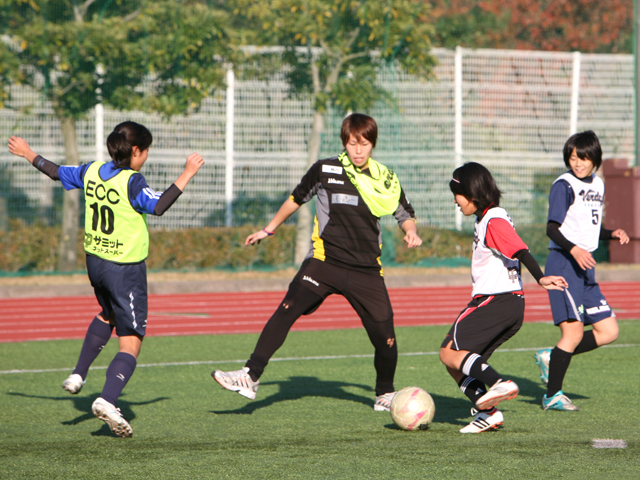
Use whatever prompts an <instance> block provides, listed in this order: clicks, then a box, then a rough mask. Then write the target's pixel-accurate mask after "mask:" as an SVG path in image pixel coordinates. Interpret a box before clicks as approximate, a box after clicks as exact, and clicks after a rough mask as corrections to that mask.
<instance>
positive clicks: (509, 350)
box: [0, 343, 640, 375]
mask: <svg viewBox="0 0 640 480" xmlns="http://www.w3.org/2000/svg"><path fill="white" fill-rule="evenodd" d="M629 347H631V348H633V347H640V344H638V343H626V344H620V345H605V346H604V347H602V348H629ZM541 348H552V347H529V348H503V349H501V350H497V351H496V352H495V353H494V355H495V354H496V353H512V352H535V351H538V350H540V349H541ZM439 353H440V352H408V353H400V354H398V355H399V356H400V357H420V356H427V355H438V354H439ZM348 358H373V355H372V354H366V355H326V356H318V357H282V358H272V359H271V360H269V363H271V362H298V361H306V360H343V359H348ZM246 361H247V360H246V359H244V360H208V361H194V362H163V363H142V364H139V365H137V367H136V368H149V367H175V366H190V365H218V364H225V363H245V362H246ZM107 368H108V366H105V367H91V368H90V370H106V369H107ZM71 370H73V367H68V368H44V369H37V370H0V375H9V374H14V373H49V372H69V371H71Z"/></svg>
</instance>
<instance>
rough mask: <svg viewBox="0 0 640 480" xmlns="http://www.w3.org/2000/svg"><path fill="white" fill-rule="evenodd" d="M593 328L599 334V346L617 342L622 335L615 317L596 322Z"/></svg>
mask: <svg viewBox="0 0 640 480" xmlns="http://www.w3.org/2000/svg"><path fill="white" fill-rule="evenodd" d="M593 328H594V330H595V334H596V336H597V341H598V346H601V345H607V344H609V343H612V342H615V341H616V340H617V339H618V336H619V335H620V328H619V327H618V322H617V321H616V319H615V318H614V317H610V318H607V319H606V320H603V321H602V322H599V323H596V324H595V325H594V326H593Z"/></svg>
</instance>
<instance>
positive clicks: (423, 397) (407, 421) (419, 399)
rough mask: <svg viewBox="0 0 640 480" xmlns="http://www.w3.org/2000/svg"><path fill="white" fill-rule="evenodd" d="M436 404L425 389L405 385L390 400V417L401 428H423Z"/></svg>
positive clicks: (428, 422) (425, 426)
mask: <svg viewBox="0 0 640 480" xmlns="http://www.w3.org/2000/svg"><path fill="white" fill-rule="evenodd" d="M435 413H436V404H435V403H433V398H431V395H429V394H428V393H427V392H426V391H425V390H423V389H421V388H419V387H406V388H403V389H402V390H398V392H397V393H396V394H395V395H394V396H393V400H391V418H392V419H393V421H394V422H395V424H396V425H398V426H399V427H400V428H401V429H403V430H425V429H427V428H428V427H429V424H430V423H431V420H433V415H434V414H435Z"/></svg>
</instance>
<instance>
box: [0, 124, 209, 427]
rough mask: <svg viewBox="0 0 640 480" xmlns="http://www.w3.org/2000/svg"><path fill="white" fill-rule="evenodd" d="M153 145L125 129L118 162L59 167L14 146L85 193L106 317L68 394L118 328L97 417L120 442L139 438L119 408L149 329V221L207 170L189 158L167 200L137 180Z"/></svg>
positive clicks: (94, 272)
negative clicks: (147, 259)
mask: <svg viewBox="0 0 640 480" xmlns="http://www.w3.org/2000/svg"><path fill="white" fill-rule="evenodd" d="M152 141H153V138H152V136H151V132H149V130H148V129H147V128H146V127H144V126H143V125H140V124H138V123H135V122H123V123H120V124H119V125H117V126H116V127H115V128H114V130H113V132H112V133H111V134H110V135H109V137H108V138H107V149H108V150H109V155H110V156H111V159H112V161H110V162H106V163H105V162H91V163H89V164H87V165H80V166H59V165H56V164H55V163H53V162H50V161H49V160H46V159H44V158H43V157H41V156H40V155H37V154H36V153H35V152H34V151H33V150H31V148H30V147H29V144H28V143H27V142H26V141H25V140H24V139H22V138H20V137H15V136H14V137H11V138H10V139H9V151H10V152H11V153H13V154H14V155H17V156H20V157H24V158H26V159H27V160H28V161H29V162H30V163H31V164H33V166H34V167H36V168H37V169H38V170H40V171H41V172H43V173H44V174H45V175H47V176H49V177H50V178H52V179H53V180H59V181H60V182H61V183H62V186H63V187H64V188H65V189H66V190H72V189H74V188H82V189H83V191H84V199H85V237H84V248H85V251H86V256H87V273H88V274H89V279H90V280H91V285H92V286H93V288H94V291H95V294H96V298H97V300H98V303H99V304H100V307H101V308H102V311H101V312H100V313H99V314H98V315H96V317H95V318H94V319H93V321H92V322H91V325H89V329H88V330H87V334H86V336H85V339H84V343H83V345H82V350H81V352H80V357H79V358H78V363H77V364H76V367H75V369H74V370H73V373H72V374H71V375H70V376H69V378H67V379H66V380H65V381H64V382H63V384H62V388H63V389H65V390H66V391H68V392H69V393H72V394H77V393H79V392H80V390H81V389H82V387H83V385H84V383H85V379H86V377H87V373H88V371H89V367H90V366H91V364H92V363H93V361H94V360H95V359H96V357H97V356H98V354H99V353H100V351H101V350H102V348H103V347H104V346H105V345H106V344H107V342H108V341H109V338H110V337H111V332H112V331H113V328H114V327H115V329H116V334H117V335H118V340H119V352H118V353H117V354H116V356H115V357H114V359H113V360H112V362H111V364H110V365H109V368H108V369H107V380H106V382H105V384H104V388H103V390H102V393H101V395H100V397H98V398H97V399H96V400H95V401H94V402H93V405H92V407H91V409H92V411H93V413H94V415H95V416H96V417H98V418H100V419H101V420H103V421H104V422H105V423H106V424H107V425H108V426H109V428H110V429H111V430H112V431H113V432H114V433H115V434H116V435H118V436H120V437H131V435H132V434H133V431H132V429H131V426H130V425H129V422H127V421H126V420H125V419H124V417H123V416H122V414H121V413H120V409H119V408H116V406H115V404H116V401H117V400H118V397H119V396H120V393H121V392H122V389H123V388H124V386H125V385H126V384H127V382H128V381H129V379H130V378H131V376H132V375H133V372H134V370H135V368H136V363H137V358H138V354H139V353H140V347H141V346H142V339H143V338H144V335H145V331H146V324H147V270H146V264H145V259H146V258H147V254H148V251H149V231H148V229H147V219H146V217H147V214H151V215H162V214H164V212H166V211H167V210H168V209H169V208H170V207H171V205H173V203H174V202H175V201H176V200H177V199H178V197H179V196H180V195H181V194H182V191H183V190H184V189H185V187H186V186H187V184H188V183H189V181H190V180H191V179H192V178H193V177H194V176H195V174H196V173H198V170H199V169H200V167H201V166H202V165H203V164H204V161H203V159H202V157H201V156H200V155H199V154H197V153H193V154H191V155H189V157H187V162H186V166H185V168H184V171H183V172H182V174H181V175H180V176H179V177H178V179H177V180H176V181H175V182H174V183H173V184H172V185H171V186H170V187H169V188H168V189H167V190H165V191H164V192H163V193H156V192H154V191H153V190H152V189H151V188H149V186H148V185H147V182H146V181H145V179H144V177H143V176H142V174H140V173H139V172H140V169H141V168H142V166H143V165H144V163H145V162H146V160H147V156H148V155H149V147H150V146H151V143H152Z"/></svg>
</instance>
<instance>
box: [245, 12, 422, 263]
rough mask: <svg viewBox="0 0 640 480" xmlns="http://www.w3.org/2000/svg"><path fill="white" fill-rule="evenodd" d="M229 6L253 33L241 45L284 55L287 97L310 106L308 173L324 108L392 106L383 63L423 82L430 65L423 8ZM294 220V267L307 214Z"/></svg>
mask: <svg viewBox="0 0 640 480" xmlns="http://www.w3.org/2000/svg"><path fill="white" fill-rule="evenodd" d="M234 6H235V13H236V14H238V15H240V14H242V15H243V16H245V17H246V19H247V21H248V24H253V25H254V27H253V29H252V31H253V32H254V36H253V37H249V38H248V40H247V41H250V42H255V44H257V45H260V46H266V45H270V46H282V47H284V53H283V54H282V58H283V59H284V62H285V63H286V65H287V69H286V76H287V79H288V84H289V86H290V89H291V91H292V92H294V93H296V94H299V95H310V96H311V97H312V98H313V102H314V103H313V110H314V115H313V124H312V130H311V134H310V138H309V141H308V147H307V152H308V153H307V165H308V166H310V165H311V164H313V163H314V162H315V161H316V160H317V159H318V154H319V150H320V141H321V135H322V131H323V129H324V123H325V115H326V112H327V109H328V108H329V107H330V106H333V107H336V108H339V109H341V110H342V111H344V112H348V111H366V110H368V109H370V108H372V107H373V106H374V104H375V103H376V102H379V101H382V100H385V99H386V100H388V99H390V98H392V96H391V93H390V92H386V91H384V90H383V89H382V88H380V87H379V86H378V85H377V83H376V75H377V70H378V68H379V67H380V66H381V64H382V63H383V62H398V63H399V65H400V66H401V67H403V68H404V69H405V70H406V71H408V72H409V73H412V74H415V75H417V76H419V77H422V78H427V77H428V76H429V74H430V73H431V71H432V67H433V66H434V64H435V59H434V58H433V57H432V56H431V55H430V53H429V50H430V47H431V44H430V38H431V36H432V35H433V29H432V27H431V25H430V24H429V18H428V15H429V6H428V4H426V3H425V2H423V1H422V0H380V1H366V0H235V3H234ZM260 56H261V57H262V58H263V59H264V57H265V55H260ZM256 61H260V59H259V58H256ZM298 212H299V213H298V231H297V235H296V255H295V261H296V262H297V263H300V262H301V261H302V259H303V258H304V256H305V254H306V253H307V252H306V246H307V245H308V236H309V231H310V229H311V214H310V212H309V210H308V208H302V209H300V210H299V211H298Z"/></svg>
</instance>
